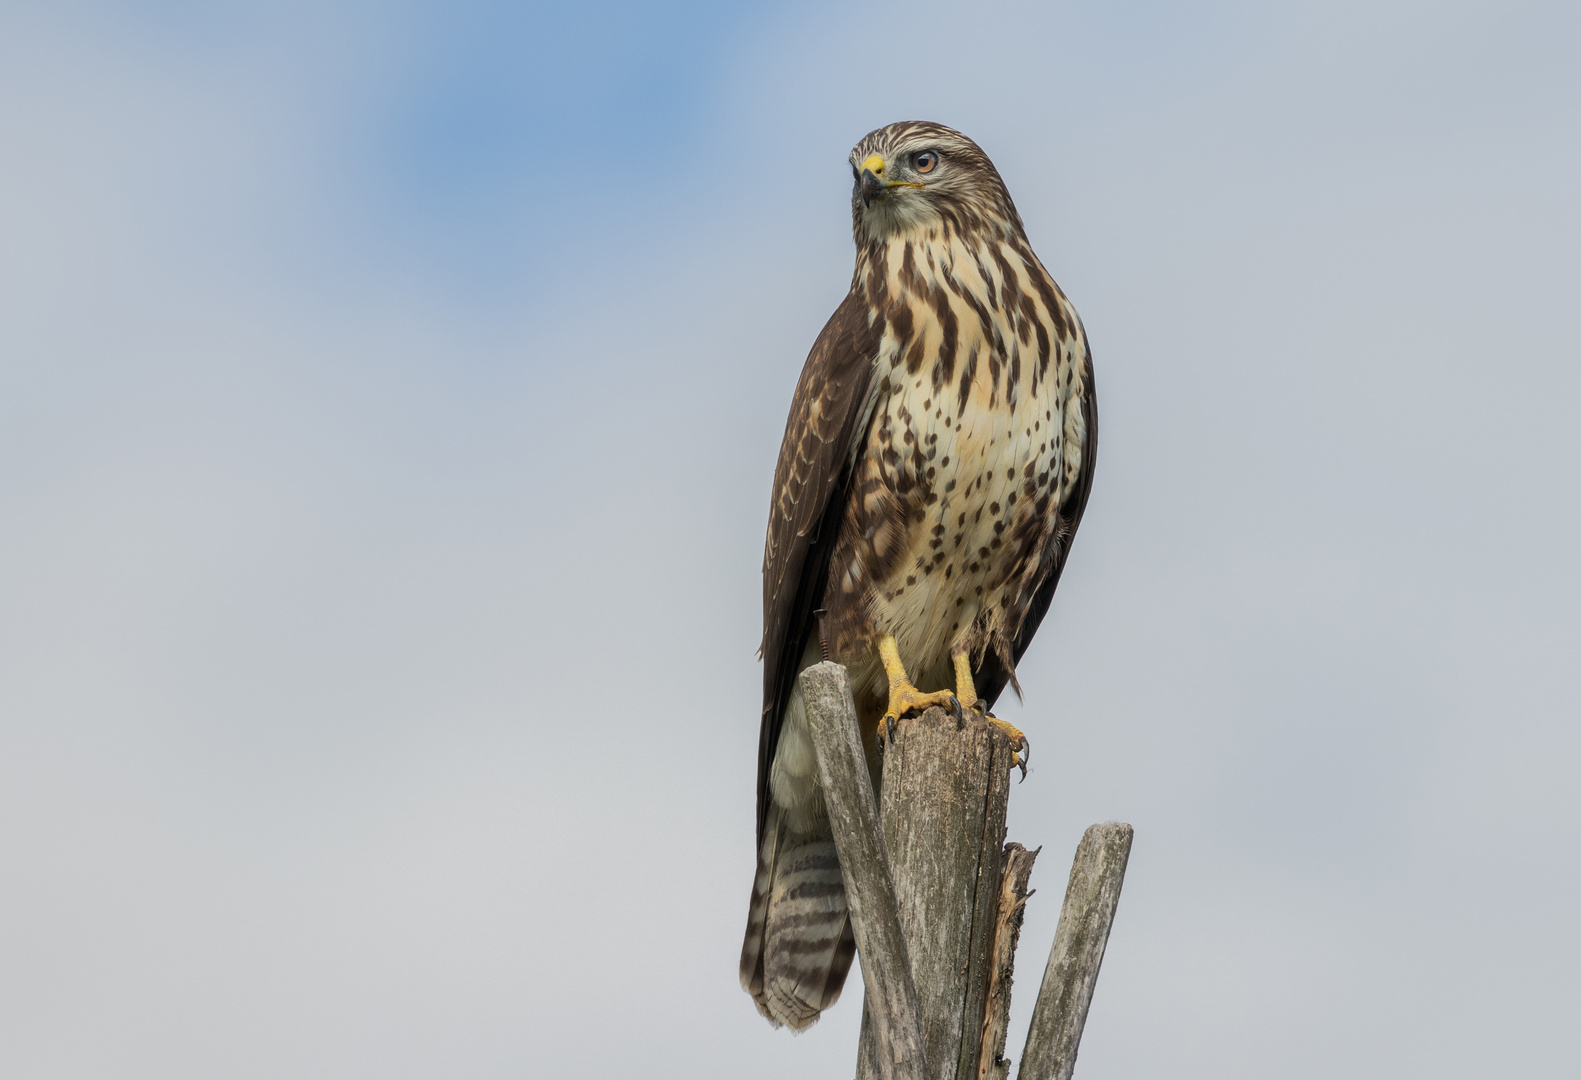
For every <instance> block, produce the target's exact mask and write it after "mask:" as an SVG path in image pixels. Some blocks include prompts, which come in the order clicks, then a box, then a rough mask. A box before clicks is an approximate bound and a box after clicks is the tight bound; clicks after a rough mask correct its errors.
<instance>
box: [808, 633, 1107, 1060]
mask: <svg viewBox="0 0 1581 1080" xmlns="http://www.w3.org/2000/svg"><path fill="white" fill-rule="evenodd" d="M800 678H801V685H802V691H803V693H804V694H805V695H806V701H807V719H808V726H809V728H810V729H811V734H812V740H813V745H814V747H815V749H816V752H817V759H818V779H819V782H820V783H821V784H822V786H823V791H824V799H825V802H826V803H827V805H828V808H829V821H830V824H831V826H832V827H833V830H834V842H835V847H836V848H837V849H838V851H839V853H840V867H841V870H842V872H843V874H844V877H845V890H846V897H847V902H848V903H849V905H850V909H851V924H852V929H853V931H854V933H855V936H856V948H857V953H858V955H859V956H860V957H861V961H862V984H863V989H864V990H865V991H866V1001H865V1004H864V1007H863V1015H862V1037H861V1046H860V1048H859V1051H858V1055H857V1078H858V1080H1006V1078H1008V1076H1009V1069H1010V1062H1009V1061H1007V1060H1005V1058H1004V1048H1005V1037H1006V1026H1007V1023H1008V1019H1009V1011H1010V984H1011V977H1012V974H1013V971H1014V964H1015V949H1016V941H1017V938H1018V937H1019V935H1020V932H1021V919H1022V911H1023V906H1024V905H1025V903H1026V900H1027V897H1028V896H1030V895H1031V892H1030V891H1028V889H1027V882H1028V880H1029V878H1030V876H1031V873H1032V864H1033V861H1034V860H1035V859H1036V858H1037V854H1038V852H1037V851H1028V850H1027V849H1025V848H1024V847H1022V846H1021V845H1020V844H1014V843H1012V844H1006V843H1005V809H1006V806H1007V804H1008V802H1009V797H1010V770H1011V766H1010V760H1011V749H1010V741H1009V739H1008V738H1007V737H1006V735H1005V734H1004V732H1003V731H1001V730H1000V729H999V728H997V727H996V726H994V725H993V724H990V723H988V722H987V721H985V720H983V719H982V718H981V717H979V716H976V715H975V714H973V713H971V712H969V711H968V712H966V713H965V714H964V715H963V716H961V717H957V716H955V715H954V714H951V713H947V712H945V711H944V710H943V709H937V708H935V709H929V710H928V711H927V712H925V713H924V714H923V715H922V716H920V717H917V718H915V719H908V720H902V721H901V722H900V723H899V724H898V725H897V726H896V729H895V732H894V736H893V737H892V738H891V739H889V740H888V742H887V744H886V745H885V747H884V758H883V784H882V796H881V798H879V799H875V797H874V794H873V784H872V778H871V777H870V775H869V773H868V768H867V759H866V756H865V754H864V753H863V750H862V740H861V735H860V732H859V731H858V728H857V722H856V706H855V704H854V702H853V701H852V699H851V689H850V686H849V684H848V683H847V681H846V674H845V668H843V667H841V666H839V665H838V664H833V663H822V664H816V665H814V666H812V667H810V668H808V669H807V670H806V671H804V672H802V673H801V676H800ZM1131 835H1132V830H1131V826H1129V825H1124V824H1118V823H1114V822H1111V823H1108V824H1104V825H1094V826H1092V827H1091V828H1090V829H1088V830H1087V833H1086V835H1085V836H1083V837H1082V841H1081V846H1080V847H1079V848H1078V849H1077V852H1076V862H1075V865H1073V866H1072V867H1071V875H1070V883H1069V886H1068V888H1067V889H1066V893H1065V904H1064V907H1063V908H1062V909H1061V911H1060V920H1059V928H1058V930H1057V931H1056V932H1055V936H1054V947H1053V949H1052V951H1051V952H1050V954H1049V962H1048V967H1047V969H1046V970H1045V971H1044V974H1043V985H1042V987H1041V989H1040V991H1039V993H1038V1000H1037V1005H1036V1007H1035V1008H1034V1010H1033V1014H1032V1023H1031V1027H1030V1029H1029V1030H1028V1032H1027V1042H1026V1048H1025V1050H1024V1051H1023V1052H1022V1056H1021V1069H1020V1072H1019V1073H1018V1074H1017V1075H1018V1077H1019V1078H1020V1080H1056V1078H1057V1080H1068V1078H1069V1077H1070V1075H1071V1072H1072V1070H1073V1069H1074V1068H1075V1063H1076V1051H1077V1048H1078V1046H1079V1045H1080V1042H1081V1032H1082V1027H1083V1025H1084V1024H1085V1023H1086V1020H1087V1010H1088V1007H1089V1006H1090V1004H1091V1002H1092V992H1093V987H1094V986H1095V984H1096V983H1097V979H1098V968H1099V966H1100V965H1101V964H1102V962H1103V952H1104V946H1105V944H1106V943H1107V942H1108V939H1109V928H1110V926H1111V925H1112V923H1113V921H1114V912H1115V906H1116V905H1117V904H1118V903H1119V899H1120V886H1121V883H1122V882H1123V881H1124V878H1125V866H1126V860H1127V858H1128V856H1129V854H1130V850H1131ZM1040 850H1041V849H1040Z"/></svg>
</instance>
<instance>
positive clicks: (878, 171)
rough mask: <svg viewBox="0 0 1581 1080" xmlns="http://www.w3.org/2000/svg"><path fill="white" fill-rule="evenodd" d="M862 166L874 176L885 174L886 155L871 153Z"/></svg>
mask: <svg viewBox="0 0 1581 1080" xmlns="http://www.w3.org/2000/svg"><path fill="white" fill-rule="evenodd" d="M862 168H863V169H865V170H866V171H868V172H871V173H872V174H873V175H874V176H883V175H884V156H883V155H882V154H869V155H868V156H867V160H866V161H864V162H862Z"/></svg>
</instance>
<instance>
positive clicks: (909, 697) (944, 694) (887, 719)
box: [884, 682, 955, 724]
mask: <svg viewBox="0 0 1581 1080" xmlns="http://www.w3.org/2000/svg"><path fill="white" fill-rule="evenodd" d="M935 705H941V706H943V707H944V708H946V709H950V710H952V711H953V710H954V709H955V694H954V693H952V692H951V691H949V690H940V691H938V692H936V693H932V694H924V693H923V692H922V691H921V690H918V689H917V688H916V687H915V686H912V685H911V684H910V683H909V682H902V683H899V684H898V685H897V684H892V685H891V686H890V688H889V708H888V710H887V711H885V713H884V723H885V724H892V723H894V722H895V721H896V720H899V719H900V718H901V717H902V716H905V715H906V714H907V713H909V712H921V711H922V710H923V709H931V708H932V707H933V706H935Z"/></svg>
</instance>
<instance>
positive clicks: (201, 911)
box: [0, 0, 1581, 1080]
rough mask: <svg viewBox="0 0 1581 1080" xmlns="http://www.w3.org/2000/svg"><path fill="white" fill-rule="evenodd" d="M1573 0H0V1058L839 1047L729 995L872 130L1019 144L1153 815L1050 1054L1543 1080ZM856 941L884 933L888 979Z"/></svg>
mask: <svg viewBox="0 0 1581 1080" xmlns="http://www.w3.org/2000/svg"><path fill="white" fill-rule="evenodd" d="M1578 55H1581V16H1578V14H1577V8H1576V7H1575V6H1574V5H1570V4H1562V3H1555V4H1552V5H1542V4H1511V3H1498V4H1493V3H1489V4H1483V5H1476V4H1430V3H1414V4H1413V3H1395V4H1379V3H1356V4H1342V3H1328V4H1321V5H1317V4H1314V5H1310V6H1307V7H1302V6H1292V5H1275V4H1269V5H1235V4H1205V5H1202V6H1199V7H1183V6H1177V5H1171V4H1163V3H1130V4H1113V3H1096V2H1095V3H1090V4H1063V5H1054V6H1044V5H1028V6H1017V5H1009V4H1006V5H994V4H988V5H980V6H976V7H972V8H969V9H968V8H965V7H959V6H951V5H933V4H929V3H926V2H916V0H909V2H906V3H895V4H887V5H851V4H845V3H828V4H822V5H816V4H798V5H786V4H781V5H773V4H770V5H762V6H743V5H737V4H728V3H717V4H709V3H698V4H678V5H674V6H671V7H669V8H666V9H663V10H659V9H647V8H642V7H638V6H633V5H627V4H621V3H605V4H597V3H594V4H580V5H577V6H576V7H575V8H574V9H573V8H572V7H571V6H570V5H562V4H554V5H548V4H545V5H526V6H519V7H518V6H508V5H493V4H487V3H448V4H438V3H434V4H387V5H373V4H365V5H359V4H354V3H346V4H324V3H300V4H291V3H281V2H271V3H258V4H255V5H218V6H213V5H203V4H196V3H177V2H172V3H150V4H138V3H119V4H118V3H106V4H91V3H89V4H84V3H70V2H52V3H47V4H45V3H39V4H25V3H14V2H13V3H6V4H3V5H0V1073H3V1074H4V1075H5V1076H7V1077H17V1078H55V1077H81V1078H93V1080H99V1078H106V1077H116V1078H118V1077H137V1078H144V1077H146V1078H150V1080H153V1078H158V1080H187V1078H191V1080H210V1078H216V1077H219V1078H226V1080H230V1078H259V1080H263V1078H271V1080H272V1078H280V1077H291V1078H298V1077H302V1078H319V1077H323V1078H341V1077H347V1078H370V1080H372V1078H380V1080H383V1078H407V1077H411V1078H418V1077H422V1078H427V1077H479V1078H493V1077H540V1076H590V1077H632V1076H660V1077H694V1076H707V1077H736V1076H753V1077H763V1078H769V1077H785V1078H796V1080H801V1078H805V1077H836V1078H837V1077H841V1076H849V1075H850V1072H851V1068H852V1063H853V1061H854V1049H855V1043H856V1029H857V1023H858V1018H859V1013H860V1008H859V1004H860V992H859V991H858V990H853V991H850V992H848V996H847V998H846V1000H844V1001H842V1002H841V1003H840V1005H839V1006H838V1007H836V1009H835V1010H834V1011H833V1012H831V1013H830V1014H829V1015H828V1016H827V1017H826V1018H825V1019H824V1021H823V1022H822V1023H821V1024H820V1025H819V1026H818V1027H817V1028H815V1029H814V1030H813V1031H812V1032H810V1033H809V1034H807V1035H804V1036H802V1037H799V1038H793V1037H791V1036H790V1035H789V1034H787V1033H785V1032H783V1031H780V1032H776V1031H771V1030H770V1029H769V1027H768V1026H767V1025H766V1024H765V1023H764V1022H763V1021H762V1020H761V1019H759V1017H758V1016H757V1014H756V1012H755V1011H754V1010H753V1008H752V1005H751V1003H750V1001H749V999H748V998H747V997H746V995H744V994H743V993H742V992H741V991H740V989H739V988H738V987H737V984H736V957H737V953H738V949H739V945H740V933H741V928H742V925H743V920H744V917H745V912H746V901H747V893H748V889H749V886H750V876H751V871H752V860H753V852H752V847H753V843H752V821H753V810H752V807H753V785H754V780H755V775H754V768H755V765H754V761H755V759H754V754H755V747H756V741H757V713H758V705H759V700H758V694H759V677H760V676H759V666H758V664H757V662H756V660H755V658H754V655H753V654H754V650H755V648H756V645H757V640H758V635H759V620H760V608H759V592H758V564H759V559H760V555H761V542H762V528H763V523H764V520H765V515H766V511H767V500H768V484H769V479H770V475H771V471H772V466H773V459H774V455H775V452H776V450H777V448H778V443H779V438H780V434H781V431H782V429H783V423H784V415H785V409H786V405H787V402H788V400H789V396H790V391H791V388H792V386H793V384H794V382H795V378H796V375H797V372H798V371H799V369H800V366H801V363H802V360H803V358H804V356H805V354H806V350H807V348H808V346H809V345H810V344H811V342H812V340H813V337H814V336H815V334H816V333H817V331H818V329H819V327H820V326H821V324H822V323H823V320H824V319H825V318H826V317H827V315H828V313H829V312H830V311H831V310H832V309H833V307H834V305H835V304H836V303H837V302H838V300H839V298H840V297H841V296H842V295H843V293H844V291H845V288H846V285H847V283H848V280H849V275H850V264H851V246H850V238H849V217H848V209H847V200H848V198H849V182H850V181H849V173H848V171H847V168H846V164H845V155H846V153H847V151H848V149H849V148H850V146H851V145H852V144H853V143H854V142H855V141H856V140H857V139H858V138H860V137H861V136H862V135H863V134H864V133H865V132H867V131H868V130H869V129H871V128H874V127H877V126H879V125H881V124H884V123H888V122H890V121H893V120H897V119H903V118H912V117H924V118H930V119H937V120H940V121H943V122H946V123H949V124H952V125H955V126H957V127H960V128H962V129H963V130H965V131H966V132H967V133H969V134H970V135H972V136H973V137H975V138H976V139H977V140H978V141H979V142H981V144H982V145H983V146H984V147H985V148H986V149H987V150H988V152H989V153H990V154H991V155H992V156H993V158H994V160H995V161H996V162H997V163H998V165H999V167H1000V169H1001V170H1002V172H1003V173H1004V175H1005V178H1006V180H1007V182H1008V183H1009V186H1010V190H1011V191H1012V192H1013V193H1014V195H1015V198H1016V200H1017V202H1018V204H1019V206H1020V208H1021V211H1022V213H1023V215H1024V216H1025V219H1026V223H1027V228H1028V231H1029V233H1030V235H1031V238H1032V241H1033V243H1034V245H1035V246H1036V248H1037V250H1038V252H1039V253H1040V254H1041V256H1042V257H1043V259H1044V261H1045V262H1046V263H1047V265H1048V266H1049V268H1050V270H1051V271H1053V273H1054V275H1055V276H1056V277H1057V278H1058V279H1059V281H1060V282H1061V284H1062V285H1063V286H1064V287H1065V289H1066V291H1067V292H1068V293H1069V295H1070V296H1071V298H1072V299H1073V300H1074V302H1075V304H1076V305H1077V307H1078V309H1079V310H1080V311H1081V313H1082V316H1083V318H1084V320H1085V322H1086V325H1087V328H1088V331H1089V334H1090V336H1091V339H1092V343H1093V351H1094V355H1095V358H1096V364H1097V384H1098V390H1099V401H1100V408H1101V414H1102V437H1103V442H1102V449H1101V452H1100V454H1099V461H1098V474H1097V484H1096V487H1095V489H1094V494H1093V498H1092V502H1091V504H1090V505H1089V507H1088V510H1087V516H1086V518H1085V521H1084V523H1083V526H1082V530H1081V534H1080V537H1079V538H1078V540H1077V543H1076V548H1075V553H1074V557H1073V559H1072V562H1071V564H1070V568H1069V570H1068V571H1067V573H1066V575H1065V579H1064V581H1063V583H1062V586H1061V589H1060V593H1059V597H1058V599H1057V600H1056V603H1055V606H1054V610H1053V613H1052V615H1051V617H1050V618H1049V620H1048V621H1047V622H1046V623H1045V624H1044V628H1043V630H1042V632H1041V634H1040V636H1039V638H1038V640H1037V643H1036V644H1035V645H1034V646H1033V649H1032V651H1031V653H1030V654H1029V656H1028V658H1027V660H1026V662H1025V664H1024V665H1023V668H1022V671H1021V679H1022V682H1023V684H1024V685H1025V687H1026V689H1027V703H1026V706H1025V708H1024V709H1018V708H1017V707H1015V706H1014V705H1013V704H1009V705H1007V706H1006V709H1005V712H1004V715H1006V716H1007V717H1008V718H1009V719H1012V720H1013V721H1014V722H1015V723H1017V724H1019V725H1020V726H1021V727H1023V728H1025V729H1026V730H1027V731H1028V732H1029V733H1030V735H1031V738H1032V741H1033V745H1034V756H1033V758H1032V762H1033V768H1032V774H1031V776H1030V778H1029V779H1028V780H1027V781H1026V783H1025V784H1024V785H1021V786H1018V787H1017V788H1016V789H1015V792H1014V797H1013V800H1012V805H1011V836H1012V837H1013V838H1015V839H1018V840H1021V841H1023V842H1025V843H1027V844H1029V845H1036V844H1043V845H1045V848H1044V854H1043V858H1042V860H1041V862H1040V863H1039V866H1038V871H1037V874H1036V876H1035V879H1034V884H1035V885H1036V886H1038V888H1039V891H1038V895H1037V896H1036V897H1035V898H1034V899H1033V901H1032V904H1031V906H1030V908H1029V914H1028V918H1027V925H1026V932H1025V934H1024V936H1023V939H1022V952H1021V981H1020V983H1019V985H1018V996H1017V998H1016V1006H1015V1009H1014V1013H1013V1024H1012V1030H1011V1048H1010V1054H1011V1056H1012V1057H1015V1058H1019V1057H1020V1044H1021V1040H1022V1039H1023V1037H1024V1032H1025V1025H1026V1019H1027V1017H1028V1015H1029V1013H1030V1008H1031V1004H1032V998H1033V993H1034V988H1035V987H1036V984H1037V979H1038V977H1039V975H1040V973H1041V970H1042V965H1043V959H1044V957H1045V956H1046V954H1047V950H1048V946H1049V942H1050V940H1051V938H1052V936H1053V931H1054V924H1055V920H1056V918H1057V914H1058V905H1059V896H1060V893H1061V891H1062V889H1063V883H1064V879H1065V875H1066V872H1067V870H1068V867H1069V859H1070V855H1071V853H1072V851H1073V850H1074V848H1075V844H1076V841H1077V839H1078V837H1079V836H1080V833H1081V831H1082V829H1083V828H1084V827H1085V826H1086V825H1088V824H1089V823H1091V822H1094V821H1099V820H1105V819H1123V820H1126V821H1130V822H1132V823H1134V824H1135V826H1136V836H1137V838H1136V846H1135V850H1134V852H1133V855H1132V859H1131V869H1130V874H1129V877H1128V879H1127V882H1126V890H1125V895H1124V899H1123V901H1122V903H1121V905H1120V912H1119V918H1118V921H1117V924H1116V929H1115V933H1114V937H1113V939H1112V941H1111V943H1110V949H1109V954H1108V959H1107V961H1106V963H1105V966H1104V970H1103V978H1102V980H1101V981H1100V984H1099V987H1098V993H1097V997H1096V1000H1095V1004H1094V1009H1093V1012H1092V1017H1091V1021H1090V1023H1089V1025H1088V1029H1087V1037H1086V1039H1085V1041H1084V1044H1083V1048H1082V1056H1081V1070H1080V1073H1079V1075H1080V1076H1082V1077H1083V1078H1084V1080H1097V1078H1103V1077H1160V1076H1170V1077H1204V1078H1214V1080H1219V1078H1248V1080H1250V1078H1266V1077H1297V1078H1307V1077H1311V1078H1319V1077H1322V1078H1328V1077H1334V1076H1347V1077H1380V1078H1381V1077H1389V1078H1394V1077H1401V1076H1429V1075H1431V1076H1435V1077H1467V1078H1470V1077H1477V1078H1482V1077H1487V1076H1494V1075H1503V1076H1520V1077H1560V1076H1567V1077H1568V1076H1573V1075H1574V1070H1575V1067H1576V1066H1575V1061H1576V1056H1577V1051H1576V1045H1575V1037H1574V1032H1575V1024H1576V1016H1577V1013H1578V1011H1581V991H1578V980H1577V975H1576V972H1577V967H1578V964H1581V929H1578V922H1581V921H1578V919H1577V912H1578V910H1581V792H1578V790H1577V786H1576V780H1575V778H1576V773H1577V767H1578V764H1581V724H1578V721H1581V662H1578V658H1581V614H1578V611H1581V570H1578V561H1577V558H1576V534H1577V528H1578V526H1581V510H1578V506H1577V487H1578V475H1577V474H1578V471H1581V470H1578V468H1577V466H1578V463H1581V424H1578V418H1577V409H1578V402H1581V328H1578V326H1577V316H1578V311H1581V306H1578V303H1577V291H1578V289H1581V256H1578V251H1581V214H1578V205H1581V198H1578V193H1581V119H1578V118H1581V64H1578V63H1577V59H1576V58H1577V56H1578ZM853 985H858V984H857V983H856V980H855V979H854V978H853Z"/></svg>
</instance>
